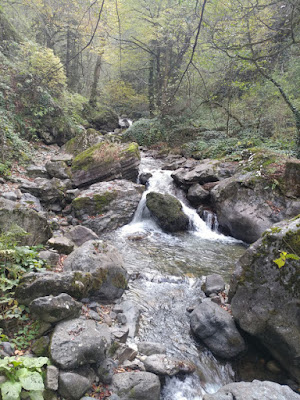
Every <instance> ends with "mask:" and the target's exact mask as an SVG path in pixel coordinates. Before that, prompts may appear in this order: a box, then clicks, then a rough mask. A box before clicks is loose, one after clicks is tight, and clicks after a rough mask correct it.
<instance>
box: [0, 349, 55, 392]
mask: <svg viewBox="0 0 300 400" xmlns="http://www.w3.org/2000/svg"><path fill="white" fill-rule="evenodd" d="M45 365H49V359H48V358H47V357H37V358H32V357H25V356H24V357H5V358H4V359H2V360H0V373H1V375H2V374H4V376H5V377H6V381H4V382H3V383H1V384H0V388H1V395H2V400H19V399H21V398H23V397H22V395H23V394H24V395H26V396H28V397H30V399H31V400H43V398H44V397H43V391H44V381H43V367H44V366H45Z"/></svg>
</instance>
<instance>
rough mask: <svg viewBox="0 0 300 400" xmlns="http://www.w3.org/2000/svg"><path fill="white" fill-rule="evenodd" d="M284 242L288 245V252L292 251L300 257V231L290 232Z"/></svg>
mask: <svg viewBox="0 0 300 400" xmlns="http://www.w3.org/2000/svg"><path fill="white" fill-rule="evenodd" d="M283 242H284V243H285V244H286V245H287V247H288V252H289V253H290V252H292V253H294V254H296V255H297V256H299V257H300V231H299V230H298V231H297V232H288V233H287V234H286V235H285V237H284V238H283Z"/></svg>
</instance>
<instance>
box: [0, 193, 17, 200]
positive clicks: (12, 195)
mask: <svg viewBox="0 0 300 400" xmlns="http://www.w3.org/2000/svg"><path fill="white" fill-rule="evenodd" d="M1 196H2V197H4V198H5V199H7V200H11V201H17V200H18V196H17V195H16V193H15V192H5V193H2V194H1Z"/></svg>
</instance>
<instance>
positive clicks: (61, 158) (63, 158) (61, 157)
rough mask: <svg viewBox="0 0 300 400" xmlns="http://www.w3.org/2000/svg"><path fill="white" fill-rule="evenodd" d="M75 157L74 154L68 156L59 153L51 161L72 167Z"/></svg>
mask: <svg viewBox="0 0 300 400" xmlns="http://www.w3.org/2000/svg"><path fill="white" fill-rule="evenodd" d="M73 158H74V156H73V155H72V154H67V153H59V154H56V155H55V156H53V157H52V158H51V161H53V162H57V161H63V162H64V163H66V164H67V165H68V166H70V165H72V161H73Z"/></svg>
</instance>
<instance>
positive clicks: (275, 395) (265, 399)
mask: <svg viewBox="0 0 300 400" xmlns="http://www.w3.org/2000/svg"><path fill="white" fill-rule="evenodd" d="M257 399H259V400H300V395H299V394H297V393H295V392H293V390H292V389H290V388H289V387H288V386H283V385H279V384H278V383H275V382H268V381H263V382H262V381H257V380H254V381H253V382H235V383H229V384H228V385H226V386H223V387H222V388H221V389H219V390H218V391H217V393H214V394H205V395H204V397H203V400H257Z"/></svg>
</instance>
